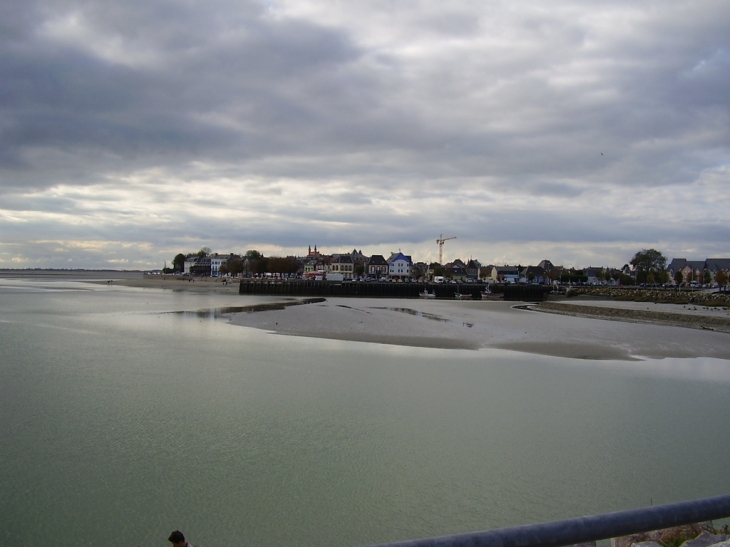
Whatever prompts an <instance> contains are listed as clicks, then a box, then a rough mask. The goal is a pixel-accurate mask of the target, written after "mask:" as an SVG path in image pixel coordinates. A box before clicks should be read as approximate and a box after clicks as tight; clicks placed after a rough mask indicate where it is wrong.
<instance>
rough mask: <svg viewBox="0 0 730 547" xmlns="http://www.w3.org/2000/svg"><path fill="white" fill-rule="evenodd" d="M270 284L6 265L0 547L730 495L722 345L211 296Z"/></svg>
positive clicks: (344, 526)
mask: <svg viewBox="0 0 730 547" xmlns="http://www.w3.org/2000/svg"><path fill="white" fill-rule="evenodd" d="M272 300H273V299H272V298H266V297H244V296H238V295H235V296H231V295H217V294H194V293H190V292H182V291H181V292H174V291H162V290H154V289H134V288H128V287H119V286H115V285H114V284H101V285H92V284H89V283H81V282H77V281H73V280H54V281H47V280H38V279H32V280H27V279H26V280H17V279H0V545H3V547H13V546H18V547H20V546H23V547H27V546H36V545H38V546H40V545H43V546H47V545H51V544H53V545H75V546H79V545H89V546H96V545H103V544H111V543H113V544H115V545H130V546H133V545H143V546H146V547H150V546H154V545H158V546H162V545H167V541H166V538H167V536H168V535H169V533H170V531H172V530H174V529H180V530H182V531H183V532H185V534H186V536H187V537H188V539H189V540H190V542H191V543H193V544H194V545H196V546H197V547H213V546H234V545H257V546H283V545H287V546H315V545H317V546H322V545H328V546H330V545H331V546H355V545H366V544H370V543H376V542H385V541H396V540H405V539H414V538H419V537H428V536H435V535H444V534H452V533H460V532H469V531H477V530H485V529H490V528H497V527H504V526H514V525H521V524H530V523H536V522H543V521H547V520H554V519H561V518H570V517H577V516H583V515H588V514H596V513H602V512H608V511H617V510H623V509H631V508H635V507H642V506H647V505H650V504H652V503H653V504H660V503H669V502H674V501H682V500H688V499H695V498H701V497H706V496H713V495H718V494H727V493H728V492H730V473H729V472H728V469H729V468H728V462H730V435H728V425H727V423H728V418H729V417H730V363H729V362H727V361H721V360H713V359H663V360H656V361H652V360H648V361H641V362H620V361H587V360H571V359H563V358H555V357H545V356H538V355H531V354H523V353H518V352H508V351H497V350H480V351H465V350H464V351H462V350H440V349H427V348H410V347H397V346H389V345H379V344H366V343H354V342H346V341H335V340H322V339H310V338H303V337H285V336H278V335H273V334H270V333H266V332H262V331H258V330H255V329H248V328H243V327H237V326H233V325H230V324H228V323H227V319H226V317H225V316H221V314H220V313H216V312H215V310H219V309H221V308H225V307H230V306H245V305H250V304H255V303H261V302H268V301H272ZM637 328H642V327H641V325H637ZM729 343H730V342H729Z"/></svg>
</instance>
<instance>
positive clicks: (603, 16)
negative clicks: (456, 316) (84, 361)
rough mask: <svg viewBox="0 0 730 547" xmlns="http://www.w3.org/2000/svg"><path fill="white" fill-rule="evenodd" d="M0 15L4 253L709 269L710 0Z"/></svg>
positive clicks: (729, 137) (713, 243) (714, 162)
mask: <svg viewBox="0 0 730 547" xmlns="http://www.w3.org/2000/svg"><path fill="white" fill-rule="evenodd" d="M0 16H1V17H0V48H1V50H0V229H2V233H3V239H4V241H5V243H6V244H7V245H10V244H12V245H18V246H16V247H13V248H14V249H16V250H17V249H18V248H21V247H22V248H24V251H23V252H24V253H25V252H27V253H30V252H32V249H33V248H38V249H40V248H41V247H42V246H43V245H42V244H40V243H33V242H39V241H41V240H43V234H44V233H46V234H47V233H49V232H51V233H53V234H56V236H55V237H56V238H57V239H58V240H65V239H68V240H74V241H77V240H78V241H92V240H93V241H97V242H98V241H112V240H114V241H117V240H119V241H127V242H129V246H130V247H129V248H131V249H137V251H136V252H139V249H141V248H143V247H144V248H145V249H147V248H148V247H149V246H153V247H154V246H155V245H159V246H160V248H169V247H170V246H175V245H182V244H188V243H190V242H196V244H197V242H203V243H205V244H207V245H208V246H211V247H215V248H217V247H218V244H217V243H216V242H217V241H220V242H221V244H226V245H230V246H235V245H236V244H237V242H239V241H240V245H241V246H246V245H249V244H257V245H269V246H271V247H277V248H282V249H293V248H295V247H296V248H298V247H302V246H303V245H304V244H305V243H307V244H308V243H314V242H315V241H313V240H317V241H318V242H319V244H320V245H322V244H331V245H333V246H343V247H344V248H350V247H352V246H358V247H361V246H367V245H368V244H376V243H382V244H390V245H392V246H398V244H403V245H405V244H409V245H412V246H414V248H415V247H417V246H419V245H421V246H422V245H426V243H425V242H428V241H430V240H431V239H433V238H434V237H435V236H436V235H437V234H438V233H442V232H445V231H449V233H454V234H457V233H458V234H462V235H461V237H462V239H463V240H466V239H470V240H473V241H474V242H475V243H474V245H475V246H478V245H479V244H478V242H479V241H482V242H483V243H484V244H485V246H488V245H494V244H495V242H499V241H504V242H510V244H511V245H519V244H520V242H523V243H524V246H525V248H527V247H530V248H533V247H532V246H534V242H536V241H546V242H550V243H551V244H554V243H556V244H559V245H563V251H560V252H564V253H565V255H566V256H568V255H570V256H580V253H581V252H582V253H584V256H586V257H587V258H588V257H592V256H594V255H593V251H592V250H591V245H593V246H594V247H601V248H603V247H602V246H605V245H611V244H615V245H616V246H620V247H622V248H624V249H625V251H624V252H625V253H630V252H631V249H633V247H634V246H636V245H641V244H643V243H644V242H649V244H652V245H653V244H656V245H659V244H662V243H664V244H666V245H667V246H668V247H669V248H676V249H680V250H681V249H692V248H696V252H698V253H700V254H702V253H703V249H706V250H707V251H708V252H707V253H705V254H709V251H710V250H712V252H713V253H714V254H718V252H720V251H722V252H720V254H730V248H727V247H726V246H725V247H723V246H722V241H723V238H724V241H728V240H729V239H728V238H727V237H726V236H727V229H726V228H725V227H724V226H725V223H724V219H725V216H726V213H725V212H724V211H726V210H727V209H726V206H727V201H728V200H727V198H725V197H724V188H726V187H727V183H728V182H730V181H729V180H728V158H729V157H730V154H729V152H728V150H729V149H730V98H729V97H730V96H729V95H728V93H727V89H728V88H729V87H730V70H728V69H729V68H730V39H729V38H728V36H727V26H728V23H730V20H729V19H730V13H728V10H727V7H726V5H725V4H724V3H723V2H721V1H715V0H704V1H700V2H694V3H691V4H689V3H683V2H668V3H662V4H660V5H656V6H653V5H651V4H648V5H636V4H635V3H631V2H621V1H618V0H617V1H608V0H606V1H603V2H597V3H592V4H591V5H590V6H586V5H584V3H580V2H571V1H564V2H555V3H553V4H551V7H550V9H549V10H545V9H542V8H541V7H540V6H539V5H535V4H534V3H532V2H519V1H518V2H513V3H510V5H509V6H506V5H502V4H499V3H491V4H483V5H473V4H470V3H461V2H458V3H456V4H453V5H452V4H450V5H449V7H444V5H443V4H442V3H437V2H430V1H425V0H424V1H422V2H418V3H417V4H416V5H410V4H409V5H405V4H398V5H395V4H392V3H390V2H367V3H360V2H355V1H353V2H352V3H348V6H347V8H346V9H345V8H344V7H338V6H337V5H330V4H326V5H325V4H324V3H322V4H319V3H299V2H298V1H297V0H287V1H283V2H280V3H278V4H264V3H259V2H228V1H218V2H213V3H206V4H205V5H203V4H189V3H179V2H172V1H159V0H157V1H153V2H150V1H145V2H140V1H132V2H126V3H109V2H100V1H93V0H89V1H85V2H81V1H76V0H61V1H58V2H52V3H51V2H47V1H41V0H38V1H36V2H17V1H15V0H9V1H8V2H4V3H3V6H2V7H0ZM675 218H681V219H682V222H681V223H677V222H672V219H675ZM186 226H194V227H195V232H196V233H195V234H192V235H191V234H187V233H185V230H186V228H185V227H186ZM231 234H234V235H235V237H233V236H231ZM460 241H461V240H460ZM348 242H350V243H348ZM693 242H696V245H693ZM24 244H25V245H24ZM34 245H38V247H34ZM429 245H430V243H429ZM424 248H425V247H424ZM577 248H580V249H582V251H576V250H575V249H577ZM723 249H725V250H724V251H723ZM474 251H475V252H476V251H478V249H477V248H475V249H474ZM13 252H16V251H13ZM13 252H10V251H7V252H5V251H3V249H2V248H1V247H0V265H12V264H11V263H10V262H9V261H10V260H12V256H11V255H13ZM109 252H110V253H111V255H110V256H112V258H111V259H110V260H116V259H115V258H113V256H114V255H113V251H109ZM145 252H147V253H148V254H150V253H151V255H154V251H145ZM160 252H163V251H160ZM383 252H387V251H383ZM44 253H45V251H44V252H40V251H39V252H38V256H48V255H46V254H44ZM53 256H55V255H53ZM80 256H81V255H80ZM92 256H97V254H95V253H92ZM16 258H17V256H16ZM535 258H536V259H537V257H535ZM553 258H555V260H556V261H558V262H559V261H560V258H559V257H553ZM80 259H81V258H80V257H79V260H80ZM125 259H127V260H132V261H133V257H128V258H125ZM528 259H529V257H526V258H525V259H524V260H523V261H524V262H527V261H528ZM28 260H30V259H28ZM39 260H40V259H39ZM52 260H54V261H55V260H58V258H53V259H52ZM105 260H106V259H105ZM130 263H131V262H130ZM89 265H93V264H91V263H90V264H89Z"/></svg>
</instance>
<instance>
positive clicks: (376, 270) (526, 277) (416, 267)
mask: <svg viewBox="0 0 730 547" xmlns="http://www.w3.org/2000/svg"><path fill="white" fill-rule="evenodd" d="M289 258H290V259H291V261H290V262H291V263H293V264H294V268H295V269H296V268H298V270H297V271H296V272H293V271H292V272H289V273H290V274H292V275H298V276H302V277H305V278H310V279H337V280H351V279H358V278H366V279H374V280H434V279H440V278H442V277H443V278H444V279H445V280H454V281H457V282H472V281H483V282H491V283H540V284H550V283H554V282H556V281H560V280H563V281H565V280H566V279H568V280H576V279H579V280H580V281H581V282H584V283H588V284H618V283H620V282H621V280H622V279H623V280H624V281H625V280H626V278H627V276H628V277H634V278H635V272H634V271H632V269H631V268H630V267H629V266H628V265H625V266H624V267H623V268H621V269H616V268H605V267H588V268H584V269H582V270H576V269H572V268H571V269H567V268H563V267H562V266H555V265H553V264H552V262H550V261H549V260H543V261H541V262H540V263H539V264H538V265H537V266H507V265H505V266H495V265H488V266H482V264H480V262H479V261H478V260H476V259H469V260H468V261H462V260H460V259H457V260H454V261H453V262H449V263H447V264H443V265H441V264H438V263H435V262H434V263H430V264H428V263H425V262H414V261H413V259H412V257H411V256H410V255H407V254H405V253H403V252H401V251H398V252H393V253H391V254H390V255H389V256H388V258H386V257H385V256H384V255H379V254H376V255H372V256H366V255H364V254H363V253H362V251H358V250H357V249H353V250H352V251H351V252H349V253H335V254H331V255H326V254H323V253H321V252H320V251H319V250H318V249H317V246H316V245H315V246H314V248H312V247H311V246H310V247H309V248H308V250H307V254H306V255H305V256H301V257H289ZM233 260H238V261H243V262H244V263H246V262H247V259H246V258H245V257H241V256H240V255H235V254H228V255H225V254H218V253H214V254H210V255H207V256H198V255H194V256H190V257H188V258H187V259H186V261H185V264H184V272H185V273H188V274H191V275H210V276H213V277H217V276H220V275H223V274H225V273H228V272H229V269H228V267H227V266H228V264H229V262H231V261H233ZM253 260H254V261H255V260H258V259H253ZM251 266H252V265H251V264H248V263H246V264H245V266H244V270H245V271H246V272H251V271H254V269H253V268H252V267H251ZM677 272H680V273H681V275H678V274H677ZM718 272H724V274H725V275H727V276H730V259H722V258H708V259H705V260H702V261H688V260H686V259H684V258H675V259H673V260H672V261H671V262H670V264H669V266H668V267H667V274H668V275H667V276H666V277H667V278H668V279H667V281H668V282H670V283H678V282H682V281H683V282H692V281H697V282H700V283H708V282H710V281H708V279H710V280H711V281H715V278H716V276H717V273H718ZM680 280H681V281H680ZM657 281H658V280H657Z"/></svg>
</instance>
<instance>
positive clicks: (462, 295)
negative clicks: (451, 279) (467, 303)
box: [454, 292, 471, 300]
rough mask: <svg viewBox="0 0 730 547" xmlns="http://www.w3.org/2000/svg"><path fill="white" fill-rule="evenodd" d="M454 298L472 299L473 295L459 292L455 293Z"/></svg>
mask: <svg viewBox="0 0 730 547" xmlns="http://www.w3.org/2000/svg"><path fill="white" fill-rule="evenodd" d="M454 298H456V300H471V295H470V294H463V293H460V292H457V293H454Z"/></svg>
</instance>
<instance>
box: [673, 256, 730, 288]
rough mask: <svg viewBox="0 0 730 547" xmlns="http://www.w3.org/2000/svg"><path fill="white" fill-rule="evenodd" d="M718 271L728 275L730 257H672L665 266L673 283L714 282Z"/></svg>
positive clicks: (729, 274)
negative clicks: (693, 258)
mask: <svg viewBox="0 0 730 547" xmlns="http://www.w3.org/2000/svg"><path fill="white" fill-rule="evenodd" d="M720 272H722V273H723V274H724V275H725V276H726V277H727V276H730V258H706V259H705V260H687V259H686V258H673V259H672V261H671V262H670V263H669V266H667V273H669V277H670V278H671V280H672V281H673V282H674V283H701V284H706V283H714V282H715V281H716V279H717V277H718V274H719V273H720Z"/></svg>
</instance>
